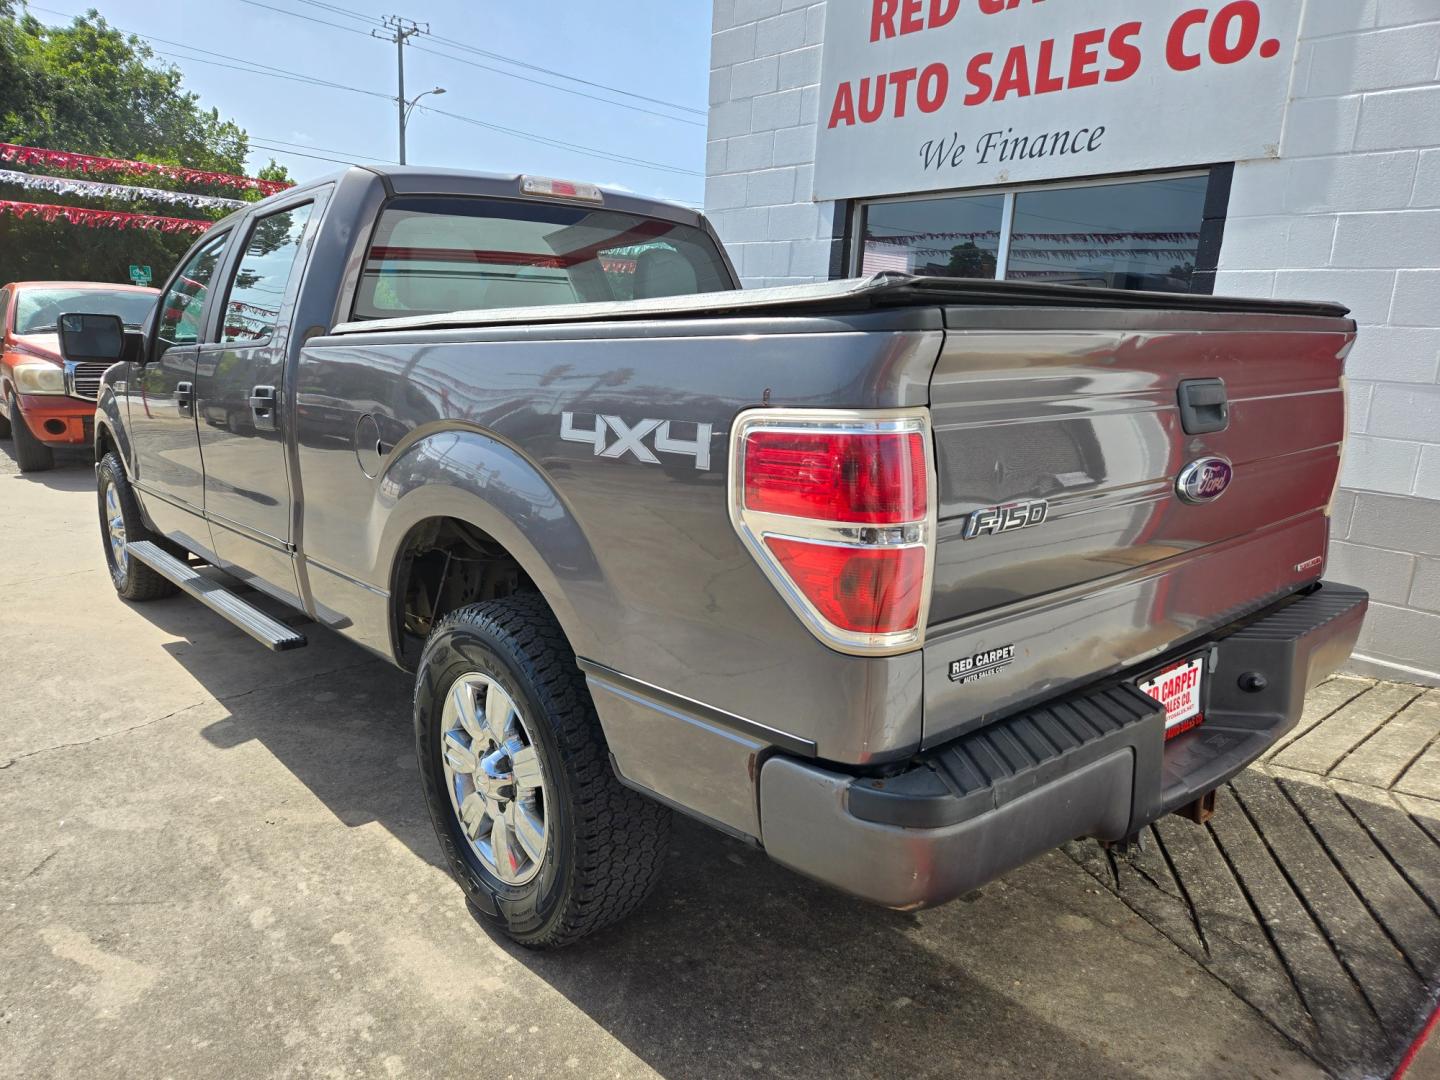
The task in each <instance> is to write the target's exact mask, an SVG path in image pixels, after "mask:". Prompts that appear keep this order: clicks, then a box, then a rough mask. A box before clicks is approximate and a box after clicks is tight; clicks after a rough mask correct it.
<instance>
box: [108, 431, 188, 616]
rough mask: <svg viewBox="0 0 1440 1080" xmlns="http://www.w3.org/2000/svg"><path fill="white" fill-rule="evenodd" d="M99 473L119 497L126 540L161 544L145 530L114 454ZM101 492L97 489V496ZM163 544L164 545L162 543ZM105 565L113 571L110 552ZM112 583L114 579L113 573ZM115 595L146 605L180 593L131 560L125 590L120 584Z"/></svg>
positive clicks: (137, 507) (139, 563)
mask: <svg viewBox="0 0 1440 1080" xmlns="http://www.w3.org/2000/svg"><path fill="white" fill-rule="evenodd" d="M99 471H100V473H101V474H102V475H103V474H105V473H109V474H110V477H111V483H113V484H114V485H115V493H116V494H117V495H119V496H120V512H121V514H123V515H124V517H125V538H126V540H127V541H128V540H130V539H134V540H151V541H160V540H161V538H160V537H157V536H156V535H155V534H154V533H153V532H151V531H150V530H149V529H147V528H146V527H145V524H144V519H143V518H142V517H141V516H140V504H139V503H137V502H136V501H135V492H134V491H132V490H131V489H130V480H129V478H128V477H127V476H126V475H125V466H124V465H123V464H122V463H121V461H120V458H119V457H118V456H117V455H116V454H115V452H114V451H113V450H112V451H110V452H109V453H108V454H106V455H105V456H104V457H103V458H101V459H100V470H99ZM98 493H99V488H98V485H97V495H98ZM100 522H101V529H100V542H101V543H102V544H103V543H106V542H107V541H106V538H105V528H104V523H105V510H104V504H103V503H102V504H101V509H100ZM162 542H163V541H162ZM103 555H104V557H105V565H106V566H107V567H110V565H111V563H110V554H109V550H108V548H107V549H106V550H105V551H104V552H103ZM110 577H111V581H112V582H113V581H114V578H115V575H114V571H113V569H112V570H111V575H110ZM115 591H116V592H117V593H119V594H120V595H121V596H122V597H124V598H125V599H126V600H133V601H136V602H142V603H143V602H144V601H146V600H159V599H161V598H163V597H166V596H174V595H175V594H176V593H177V592H179V589H178V587H177V586H176V585H175V583H174V582H172V581H170V579H169V578H164V577H161V576H160V575H159V574H157V573H156V572H155V571H154V570H152V569H151V568H150V567H148V566H146V565H145V564H144V563H142V562H141V561H140V560H139V559H137V558H135V557H134V556H131V558H130V567H129V572H128V573H127V575H126V578H125V587H124V588H123V589H122V588H121V587H120V586H119V585H118V584H117V585H116V586H115Z"/></svg>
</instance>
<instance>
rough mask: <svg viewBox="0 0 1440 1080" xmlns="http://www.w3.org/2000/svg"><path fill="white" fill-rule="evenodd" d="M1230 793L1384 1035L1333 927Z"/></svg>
mask: <svg viewBox="0 0 1440 1080" xmlns="http://www.w3.org/2000/svg"><path fill="white" fill-rule="evenodd" d="M1259 775H1260V776H1263V777H1264V780H1265V782H1266V783H1270V784H1273V785H1275V787H1276V788H1277V789H1278V788H1279V787H1280V785H1279V783H1278V782H1277V781H1276V780H1275V778H1274V777H1273V776H1270V775H1268V774H1266V773H1260V774H1259ZM1231 791H1232V793H1233V794H1234V795H1235V805H1236V806H1238V807H1239V808H1240V813H1241V814H1243V815H1244V817H1245V820H1246V821H1247V822H1249V824H1250V828H1251V829H1252V830H1254V832H1255V835H1256V837H1257V838H1258V839H1259V841H1260V846H1261V847H1262V848H1263V849H1264V850H1265V853H1266V854H1267V855H1268V856H1269V857H1270V861H1271V862H1272V863H1273V864H1274V865H1275V869H1276V870H1278V871H1279V872H1280V876H1281V877H1282V878H1283V879H1284V880H1285V884H1286V886H1287V887H1288V888H1289V889H1290V892H1291V894H1292V895H1293V896H1294V897H1295V899H1296V901H1298V902H1299V905H1300V910H1302V911H1303V912H1304V913H1305V917H1306V919H1308V920H1309V922H1310V924H1311V925H1312V926H1313V927H1314V928H1315V931H1316V933H1318V934H1319V936H1320V939H1321V940H1322V941H1324V942H1325V945H1326V947H1327V948H1328V949H1329V950H1330V953H1331V955H1333V956H1334V958H1335V963H1336V964H1337V965H1339V968H1340V970H1341V971H1342V972H1343V973H1344V974H1345V977H1346V979H1347V980H1349V982H1350V985H1351V987H1352V988H1353V989H1354V991H1355V993H1356V994H1357V995H1359V998H1360V1000H1361V1001H1363V1002H1364V1003H1365V1008H1366V1011H1367V1012H1368V1013H1369V1014H1370V1016H1371V1018H1372V1019H1374V1021H1375V1026H1376V1030H1378V1031H1382V1032H1383V1031H1385V1030H1386V1028H1385V1021H1384V1020H1382V1019H1381V1018H1380V1011H1379V1010H1378V1009H1377V1008H1376V1007H1375V1002H1373V1001H1371V1000H1370V994H1369V992H1367V990H1366V989H1365V984H1364V983H1363V982H1362V981H1361V979H1360V977H1359V976H1358V975H1357V974H1356V973H1355V971H1354V970H1353V969H1352V968H1351V966H1350V962H1349V961H1348V960H1347V959H1346V954H1345V950H1343V949H1342V948H1341V944H1340V942H1338V941H1336V939H1335V935H1334V934H1333V933H1332V932H1331V929H1330V927H1329V926H1328V925H1326V923H1325V922H1324V920H1322V919H1321V918H1320V913H1319V912H1318V911H1317V910H1316V909H1315V905H1314V903H1313V902H1312V901H1311V899H1310V897H1309V896H1308V895H1306V893H1305V890H1304V889H1302V888H1301V887H1300V883H1299V882H1298V881H1296V880H1295V875H1294V873H1293V872H1292V871H1291V869H1290V867H1289V866H1287V865H1286V864H1285V861H1284V860H1283V859H1282V858H1281V857H1280V853H1279V852H1278V851H1276V850H1275V845H1274V844H1273V843H1272V842H1271V839H1270V837H1268V836H1266V835H1265V830H1264V829H1262V828H1260V823H1259V822H1258V821H1256V820H1255V814H1254V812H1253V810H1252V809H1251V807H1249V806H1248V805H1246V802H1245V798H1246V797H1245V796H1244V795H1243V794H1241V792H1240V789H1239V788H1237V787H1234V786H1233V785H1232V786H1231ZM1280 796H1281V798H1283V799H1285V800H1286V801H1289V796H1288V795H1286V794H1285V793H1284V791H1281V792H1280ZM1296 812H1297V813H1298V812H1299V811H1298V810H1297V811H1296ZM1300 820H1301V822H1302V824H1304V825H1305V827H1306V828H1307V829H1308V828H1309V822H1307V821H1305V819H1304V816H1303V815H1301V819H1300ZM1321 847H1322V849H1323V848H1324V845H1323V844H1322V845H1321ZM1306 1007H1307V1009H1308V1008H1309V1005H1308V1003H1307V1005H1306ZM1312 1016H1313V1013H1312Z"/></svg>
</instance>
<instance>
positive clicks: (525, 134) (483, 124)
mask: <svg viewBox="0 0 1440 1080" xmlns="http://www.w3.org/2000/svg"><path fill="white" fill-rule="evenodd" d="M241 3H246V4H251V5H253V6H255V7H265V8H269V7H270V5H268V4H263V3H260V2H259V0H241ZM30 8H31V10H34V11H43V12H45V13H47V14H50V15H58V16H60V17H61V18H79V16H76V15H70V14H68V13H66V12H63V11H55V10H54V9H51V8H45V7H40V6H39V5H35V4H31V5H30ZM271 10H274V11H283V9H281V8H271ZM287 14H297V13H287ZM299 17H301V18H308V16H303V15H302V16H299ZM312 21H316V20H312ZM111 25H112V27H113V28H114V29H115V30H118V31H119V32H120V33H125V34H130V36H132V37H136V38H140V39H141V40H145V41H149V40H152V39H150V38H149V37H147V36H146V35H144V34H135V33H133V32H131V31H127V30H124V29H123V28H121V27H118V26H114V24H111ZM344 29H348V27H346V28H344ZM356 32H357V33H362V34H363V31H356ZM364 36H366V37H368V36H369V35H368V34H365V35H364ZM153 40H155V41H161V40H163V39H160V38H155V39H153ZM177 47H179V48H183V49H187V50H190V51H193V52H204V53H207V54H208V55H209V56H225V57H226V58H227V60H229V61H233V62H229V63H227V62H225V61H221V60H213V59H206V58H202V57H197V56H184V55H177V54H175V53H171V52H165V51H161V50H156V52H157V55H160V56H163V57H165V58H167V59H171V60H182V61H184V62H186V63H191V64H201V65H208V66H211V67H220V68H226V69H228V70H231V71H239V72H243V73H244V74H247V75H263V76H265V77H267V78H271V79H284V80H286V81H288V82H296V83H301V84H303V85H310V86H320V87H324V88H326V89H334V90H344V91H346V92H348V93H352V94H362V95H364V96H366V97H374V98H381V99H383V100H386V101H393V100H394V97H393V95H391V94H385V93H381V92H380V91H377V90H366V89H364V88H362V87H358V86H349V85H347V84H345V83H338V82H333V81H331V80H329V79H321V78H318V77H316V76H313V75H301V74H295V73H293V72H288V71H284V70H281V69H274V68H272V67H271V65H268V64H261V63H258V62H257V61H254V60H243V59H240V58H239V57H234V56H230V55H229V54H226V53H215V52H212V51H211V50H207V49H201V48H199V47H198V46H194V45H178V44H177ZM242 65H243V66H242ZM419 108H420V109H422V110H423V111H425V112H433V113H436V114H438V115H440V116H445V117H448V118H450V119H452V120H458V121H460V122H462V123H466V124H471V125H473V126H475V127H480V128H485V129H487V130H490V131H495V132H499V133H500V134H503V135H509V136H511V137H513V138H517V139H523V140H526V141H529V142H534V143H538V144H540V145H542V146H549V147H552V148H554V149H559V150H567V151H569V152H571V153H575V154H580V155H582V156H585V157H593V158H597V159H599V160H603V161H610V162H613V163H615V164H619V165H633V166H638V167H640V168H645V169H653V170H656V171H658V172H665V173H671V174H674V175H678V176H696V177H699V176H703V175H704V174H703V173H701V172H698V171H696V170H694V169H686V168H682V167H681V166H678V165H667V164H665V163H664V162H659V161H651V160H649V159H648V158H639V157H632V156H630V155H627V154H619V153H615V152H614V151H610V150H602V149H600V148H599V147H594V146H586V145H585V144H583V143H572V142H569V141H567V140H564V139H556V138H552V137H550V136H546V135H538V134H536V133H535V132H532V131H525V130H523V129H521V128H512V127H506V126H505V125H503V124H495V123H490V122H488V121H484V120H479V119H476V118H475V117H472V116H464V115H462V114H460V113H452V112H449V111H447V110H444V109H436V108H434V107H432V106H427V105H421V106H419ZM282 152H283V151H282ZM302 156H303V155H302ZM326 160H336V161H338V160H340V159H337V158H332V159H326ZM374 160H377V161H385V160H387V159H384V158H376V159H374Z"/></svg>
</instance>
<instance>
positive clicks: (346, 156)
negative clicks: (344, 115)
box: [250, 135, 399, 165]
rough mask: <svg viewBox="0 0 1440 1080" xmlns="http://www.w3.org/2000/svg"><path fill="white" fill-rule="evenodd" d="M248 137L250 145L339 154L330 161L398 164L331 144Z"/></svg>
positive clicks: (387, 159)
mask: <svg viewBox="0 0 1440 1080" xmlns="http://www.w3.org/2000/svg"><path fill="white" fill-rule="evenodd" d="M250 139H251V145H252V146H259V145H260V144H261V143H278V144H279V145H280V146H282V147H284V146H297V147H299V148H301V149H302V150H314V151H315V152H316V153H317V154H339V155H340V156H339V157H337V158H330V159H329V160H331V161H354V160H356V159H360V160H364V161H378V162H381V163H382V164H385V165H398V164H399V162H397V161H395V160H393V159H392V158H383V157H376V156H375V155H374V154H352V153H351V152H350V151H348V150H336V149H335V148H334V147H333V146H312V145H310V144H309V143H300V142H290V141H287V140H285V139H272V138H271V137H270V136H268V135H251V136H250ZM255 140H259V141H258V142H257V141H255ZM264 149H266V150H274V149H276V148H275V147H274V146H266V147H264ZM290 152H291V151H289V150H281V151H280V153H284V154H288V153H290Z"/></svg>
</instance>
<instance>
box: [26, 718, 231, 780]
mask: <svg viewBox="0 0 1440 1080" xmlns="http://www.w3.org/2000/svg"><path fill="white" fill-rule="evenodd" d="M205 704H208V702H204V701H196V702H194V703H192V704H190V705H186V706H184V707H183V708H179V709H175V710H172V711H171V712H168V713H166V714H165V715H164V716H157V717H155V718H154V719H153V720H146V721H144V722H142V723H139V724H132V725H131V726H130V727H127V728H121V729H120V730H119V731H105V732H101V733H100V734H99V735H95V736H93V737H91V738H89V739H78V740H76V741H75V742H65V743H56V744H55V745H54V746H42V747H40V748H39V749H38V750H27V751H25V753H23V754H16V755H15V756H14V757H12V758H11V759H10V760H9V761H7V762H5V763H4V764H3V765H0V770H3V769H8V768H10V766H11V765H14V764H15V763H16V762H17V761H24V760H25V759H26V758H32V757H37V756H39V755H40V754H50V753H53V752H55V751H56V750H74V749H75V748H76V747H80V746H89V745H90V744H92V743H97V742H103V741H104V740H106V739H117V738H119V737H120V736H122V735H130V734H132V733H134V732H136V731H143V730H144V729H145V728H148V727H153V726H154V725H155V724H159V723H161V722H163V721H165V720H169V719H170V718H171V717H175V716H179V715H180V714H181V713H185V712H189V711H190V710H191V709H198V708H200V706H202V705H205Z"/></svg>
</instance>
